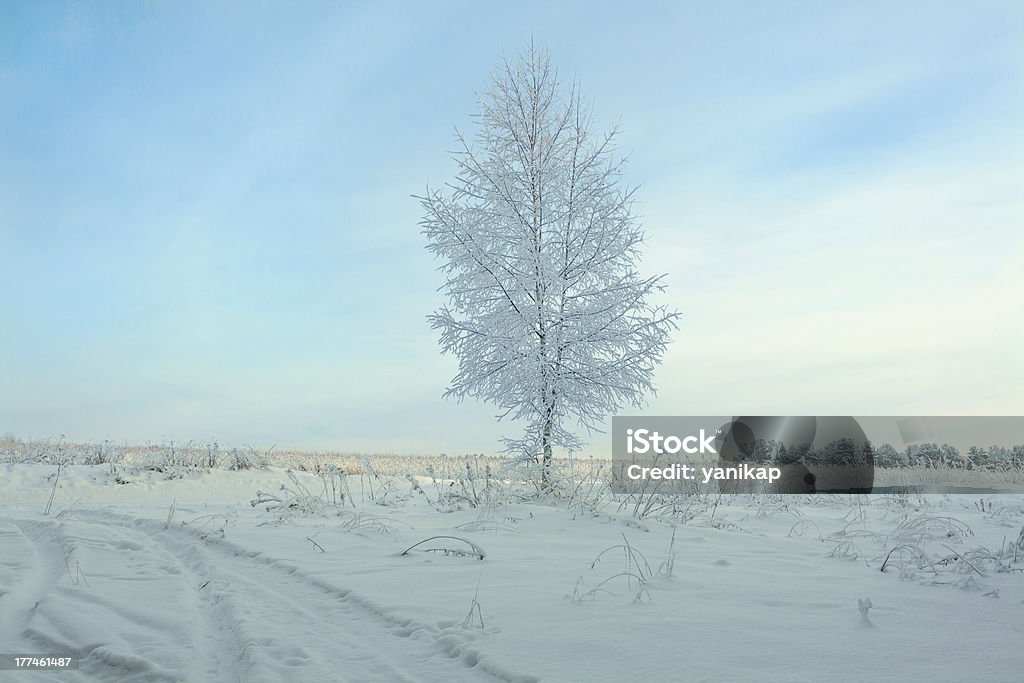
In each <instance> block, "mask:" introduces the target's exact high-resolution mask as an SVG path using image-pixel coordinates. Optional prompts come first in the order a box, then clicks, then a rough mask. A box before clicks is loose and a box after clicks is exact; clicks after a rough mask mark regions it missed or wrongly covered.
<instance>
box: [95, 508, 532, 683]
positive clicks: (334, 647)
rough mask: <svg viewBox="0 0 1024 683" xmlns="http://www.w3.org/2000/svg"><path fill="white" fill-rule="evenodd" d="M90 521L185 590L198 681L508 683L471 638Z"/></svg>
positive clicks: (180, 544) (182, 530)
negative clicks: (121, 537)
mask: <svg viewBox="0 0 1024 683" xmlns="http://www.w3.org/2000/svg"><path fill="white" fill-rule="evenodd" d="M77 515H78V516H79V517H80V518H82V519H84V520H87V521H89V522H91V523H93V524H94V525H95V524H102V525H104V526H108V527H111V533H117V532H115V529H117V530H118V531H120V532H121V533H125V532H127V535H128V536H129V540H132V541H134V542H135V543H136V544H137V545H138V546H140V547H142V548H143V549H145V551H146V552H148V553H149V554H150V555H152V556H154V557H158V558H160V561H162V562H164V563H169V562H170V563H174V565H175V566H177V567H178V568H179V571H181V572H182V573H183V575H185V576H187V580H188V581H190V582H191V584H192V586H193V587H194V588H193V590H192V591H191V592H190V593H189V594H188V599H187V601H186V602H187V603H188V604H187V607H188V609H189V610H191V611H192V612H194V613H195V614H196V615H197V618H196V624H197V627H196V633H195V634H194V640H195V641H196V644H197V646H199V648H200V651H201V652H202V656H201V657H199V658H198V660H197V662H196V663H195V665H194V666H195V669H194V672H195V674H198V675H199V676H200V678H199V680H204V679H206V680H218V681H220V680H240V681H264V680H265V681H277V680H324V681H395V682H398V681H445V682H447V681H453V682H454V681H508V682H514V683H531V682H535V681H537V680H539V679H537V678H536V677H533V676H521V675H515V674H513V673H511V672H508V671H505V670H503V669H502V668H500V667H497V666H494V665H493V664H492V663H490V662H488V661H486V658H483V657H481V656H480V654H479V652H478V651H477V650H476V649H475V648H474V647H473V646H472V641H473V640H475V639H476V638H477V637H479V636H478V634H475V633H472V632H467V631H464V630H461V629H454V628H449V629H442V628H440V627H437V626H434V625H431V624H427V623H422V622H417V621H415V620H413V619H408V618H403V617H398V616H395V615H393V614H390V613H388V612H387V611H385V610H382V609H381V608H380V607H378V606H377V605H375V604H373V603H372V602H370V601H368V600H366V599H364V598H362V597H360V596H358V595H357V594H355V593H353V592H352V591H351V590H347V589H344V588H341V587H339V586H337V585H334V584H333V583H329V582H327V581H324V580H323V579H321V578H318V577H316V576H312V575H309V574H307V573H304V572H302V571H301V570H300V569H299V568H298V567H295V566H293V565H290V564H288V563H286V562H283V561H280V560H277V559H274V558H272V557H269V556H266V555H264V554H262V553H260V552H257V551H252V550H248V549H245V548H243V547H241V546H238V545H235V544H233V543H230V542H228V541H225V540H222V539H216V540H211V539H210V537H209V535H208V534H203V533H201V532H200V531H198V530H196V529H192V528H189V527H176V526H171V527H169V528H165V524H164V523H162V522H159V521H156V520H152V519H145V518H136V517H132V516H128V515H121V514H117V513H113V512H109V511H90V512H87V511H83V510H79V511H78V512H77Z"/></svg>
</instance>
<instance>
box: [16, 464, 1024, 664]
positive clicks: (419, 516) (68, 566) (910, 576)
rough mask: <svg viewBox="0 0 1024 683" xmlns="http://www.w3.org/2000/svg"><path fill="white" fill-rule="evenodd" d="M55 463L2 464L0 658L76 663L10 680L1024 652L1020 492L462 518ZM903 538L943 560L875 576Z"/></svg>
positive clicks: (894, 562) (513, 509)
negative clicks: (674, 517) (646, 515)
mask: <svg viewBox="0 0 1024 683" xmlns="http://www.w3.org/2000/svg"><path fill="white" fill-rule="evenodd" d="M55 472H56V468H55V467H53V466H51V465H39V464H16V465H3V466H0V653H26V654H27V653H38V654H63V655H68V654H70V655H72V656H76V657H79V658H81V665H80V669H79V670H77V671H67V672H56V671H49V672H33V673H32V674H27V673H23V672H13V671H0V681H20V680H31V681H99V680H102V681H298V680H302V681H334V680H342V681H536V680H543V681H634V680H697V681H701V680H725V679H728V680H787V681H803V680H807V681H811V680H821V679H840V680H865V681H868V680H870V681H886V680H891V681H897V680H898V681H906V680H928V681H961V680H989V681H1016V680H1020V672H1021V671H1022V670H1024V650H1022V649H1021V648H1020V643H1021V642H1024V617H1022V615H1024V572H1022V571H1021V569H1022V568H1024V552H1021V553H1020V557H1019V561H1016V562H1014V559H1013V557H1012V556H1011V554H1007V552H1006V549H1007V548H1009V547H1011V546H1012V545H1013V544H1014V543H1015V542H1017V540H1018V536H1019V534H1020V533H1021V529H1022V528H1024V496H1018V495H1000V496H986V497H984V499H981V498H980V497H979V496H942V495H929V496H911V497H907V498H904V499H900V498H897V497H893V496H867V497H849V496H833V497H827V496H822V497H817V498H811V497H789V498H785V497H773V496H764V495H762V496H734V497H729V496H724V497H722V498H721V499H718V498H717V497H714V498H709V499H708V500H707V501H705V503H707V505H705V506H704V507H702V508H700V511H699V512H698V513H697V514H694V515H693V516H692V518H690V519H689V520H688V521H686V523H683V524H677V525H675V526H673V525H670V524H667V523H663V522H659V521H657V520H651V519H646V520H636V519H634V518H632V517H630V515H629V514H628V511H623V512H618V511H617V510H616V507H617V506H616V505H614V504H611V505H609V506H607V507H605V508H604V509H603V510H601V511H600V512H597V513H594V512H591V511H588V510H587V509H586V507H585V506H578V505H575V506H572V507H570V506H567V505H566V504H564V503H557V502H553V501H544V500H532V501H531V500H526V499H522V498H521V497H517V496H508V497H507V498H506V499H505V500H503V501H500V502H498V503H497V504H494V505H491V506H486V507H484V508H466V509H463V510H456V511H453V512H450V513H441V512H438V511H437V510H435V509H434V507H432V506H431V505H430V504H428V501H427V500H426V499H424V497H423V496H421V495H411V496H410V497H409V498H408V500H406V501H405V502H404V503H401V504H398V505H393V506H381V505H375V504H373V503H372V502H371V501H370V500H369V498H368V496H367V495H366V487H361V486H360V485H359V483H357V482H356V479H358V477H353V476H350V477H349V487H350V489H351V491H352V493H353V494H354V497H355V500H354V507H334V506H330V505H328V506H325V507H324V512H323V513H322V514H302V513H301V512H298V511H296V510H291V511H286V512H281V511H271V512H268V511H267V510H266V509H265V507H264V506H255V507H254V506H252V505H251V504H250V501H252V500H253V499H255V498H256V492H257V491H270V492H273V491H277V490H279V489H280V487H281V485H282V484H285V485H289V484H290V480H289V478H288V476H287V475H286V473H285V472H284V470H281V469H274V468H270V469H261V470H244V471H225V470H205V471H204V470H189V471H186V472H185V474H184V476H181V477H176V478H173V479H168V478H167V477H168V474H167V473H160V472H153V471H145V470H139V471H138V472H135V473H134V474H133V475H132V476H130V477H127V479H128V480H129V481H130V483H127V484H117V483H116V482H115V481H114V479H113V478H112V476H111V473H110V472H111V470H110V468H109V467H108V466H105V465H96V466H85V465H73V466H68V467H66V468H65V469H64V471H63V472H62V473H61V478H60V481H59V484H58V487H57V489H56V493H55V495H54V501H53V505H52V509H51V512H50V514H49V515H44V514H43V511H44V510H45V508H46V504H47V501H48V499H49V497H50V493H51V489H52V487H53V477H54V474H55ZM295 476H296V477H297V478H298V480H299V481H301V482H302V483H303V484H304V485H305V486H306V487H307V488H308V489H309V491H311V492H313V493H314V494H315V493H316V492H318V491H321V490H322V483H321V479H320V478H319V477H316V476H314V475H312V474H307V473H295ZM426 481H427V482H429V480H426ZM394 487H395V489H396V490H397V489H400V488H402V490H404V491H407V490H408V489H409V484H408V482H407V481H405V480H403V479H398V480H396V482H395V484H394ZM403 487H404V488H403ZM424 487H425V488H427V486H426V485H425V486H424ZM360 490H362V491H363V493H362V494H360ZM428 493H430V491H429V490H428ZM391 500H398V499H397V498H392V499H391ZM715 503H717V504H715ZM357 514H358V515H360V516H359V517H355V515H357ZM910 523H912V524H910ZM673 534H674V542H673ZM901 534H902V535H901ZM911 534H917V535H916V536H914V537H911ZM431 536H456V537H459V538H463V539H466V540H468V541H470V542H472V543H474V544H476V545H477V546H479V548H480V549H482V550H483V551H484V555H485V557H484V559H482V560H481V559H478V558H477V557H476V556H475V555H474V554H473V553H472V552H469V553H464V552H456V551H457V550H459V549H460V548H461V549H463V550H464V549H466V548H468V547H469V546H466V545H464V544H460V543H458V542H453V543H450V544H448V543H447V542H446V541H444V540H438V541H436V542H434V543H432V544H428V545H431V546H434V547H438V546H440V545H444V547H447V548H448V549H449V550H451V551H452V552H449V553H447V554H446V553H443V552H426V551H424V548H425V547H427V546H420V548H418V549H414V550H412V551H410V552H409V553H407V554H404V555H403V554H402V551H404V550H406V549H407V548H409V547H410V546H413V545H414V544H416V543H418V542H419V541H422V540H424V539H427V538H429V537H431ZM901 543H902V544H903V545H905V546H906V547H915V548H918V549H920V550H922V551H923V552H925V553H927V555H928V557H929V558H930V559H931V560H932V562H935V563H937V562H939V561H940V560H941V559H943V558H945V559H946V560H947V562H945V563H943V564H934V565H933V566H932V567H928V566H924V567H923V568H918V567H917V566H916V565H915V564H914V563H913V562H912V561H911V559H910V558H911V554H910V551H897V552H895V553H894V554H893V555H892V556H891V559H890V563H889V568H888V569H887V570H886V571H885V572H881V571H879V568H880V566H881V564H882V561H883V560H884V558H885V556H886V554H887V553H888V552H889V551H890V550H892V548H894V547H896V546H898V545H900V544H901ZM626 544H628V546H629V548H630V549H632V551H633V552H634V555H633V558H634V559H635V560H636V561H635V563H630V564H625V558H626V551H625V550H624V549H623V548H617V549H613V550H610V551H608V552H605V553H604V554H602V551H605V550H606V549H608V548H609V547H611V546H616V545H618V546H625V545H626ZM670 548H671V550H672V554H670ZM981 548H985V549H987V551H988V555H989V557H992V556H995V555H1001V556H1002V557H1003V558H1004V559H1005V562H1004V563H1003V565H1002V568H1003V570H1004V571H999V567H1000V565H999V563H997V562H994V561H986V560H985V559H984V557H985V555H984V553H981V552H979V549H981ZM673 554H674V563H672V564H671V569H670V570H669V560H670V559H671V557H672V556H673ZM599 556H600V561H599V562H597V563H596V565H595V564H594V562H595V559H596V558H598V557H599ZM957 556H959V557H960V558H961V559H962V560H963V561H958V560H957V559H956V558H957ZM1006 558H1008V559H1006ZM592 565H593V566H592ZM646 565H649V568H648V567H647V566H646ZM900 567H902V571H901V569H900ZM626 570H629V571H630V572H631V573H634V574H636V573H639V574H643V575H644V578H645V584H644V586H643V588H644V590H642V591H641V590H639V586H638V584H637V583H636V582H635V579H632V578H628V577H625V576H622V577H619V578H613V579H611V580H610V581H608V582H607V583H605V584H604V586H603V587H604V588H606V589H608V590H609V591H611V592H610V593H606V592H603V591H597V592H595V593H593V594H592V596H591V597H588V598H586V599H583V600H579V599H578V598H579V596H580V595H582V594H583V593H586V592H587V591H589V590H591V589H593V588H595V587H597V586H598V585H599V584H601V582H602V581H604V580H605V579H609V578H610V577H613V576H615V575H616V574H620V573H622V572H624V571H626ZM638 595H639V597H640V599H639V600H636V599H635V598H636V597H637V596H638ZM574 596H575V597H576V598H577V599H574ZM474 599H475V600H476V601H477V603H478V604H479V612H476V611H474V612H473V613H472V614H471V613H470V610H471V607H472V605H473V601H474ZM869 602H870V607H866V606H867V605H868V603H869ZM481 622H482V623H481Z"/></svg>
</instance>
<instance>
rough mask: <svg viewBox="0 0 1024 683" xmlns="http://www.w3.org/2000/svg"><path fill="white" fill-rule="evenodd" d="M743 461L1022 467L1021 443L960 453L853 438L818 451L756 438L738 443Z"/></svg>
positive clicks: (928, 445) (936, 446)
mask: <svg viewBox="0 0 1024 683" xmlns="http://www.w3.org/2000/svg"><path fill="white" fill-rule="evenodd" d="M739 446H740V452H741V453H742V454H743V456H744V460H745V461H748V462H754V463H759V464H789V463H793V462H796V461H798V460H800V461H803V462H804V463H807V464H822V465H826V464H827V465H852V464H858V463H864V462H865V461H868V460H870V461H871V462H873V463H874V465H875V467H883V468H894V467H934V468H939V467H951V468H954V469H965V470H973V469H986V470H1008V469H1020V468H1024V444H1018V445H1016V446H1011V447H1006V446H987V447H984V446H971V447H970V448H968V449H967V452H966V453H961V452H960V451H959V450H958V449H957V448H955V447H954V446H950V445H949V444H945V443H944V444H941V445H940V444H936V443H919V444H912V445H910V446H907V447H906V448H905V449H904V450H899V449H897V448H896V447H895V446H893V445H892V444H889V443H883V444H882V445H880V446H877V447H876V446H874V445H873V444H872V443H871V442H870V441H865V442H864V444H863V446H862V447H861V448H858V446H857V443H856V442H855V441H854V440H853V439H838V440H836V441H833V442H831V443H830V444H828V445H827V446H825V447H823V448H819V449H814V448H811V447H810V446H808V445H801V446H796V445H792V444H791V445H789V446H787V445H786V444H784V443H783V442H781V441H772V440H768V439H755V440H754V441H752V442H748V443H743V444H740V445H739Z"/></svg>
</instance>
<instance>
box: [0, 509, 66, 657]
mask: <svg viewBox="0 0 1024 683" xmlns="http://www.w3.org/2000/svg"><path fill="white" fill-rule="evenodd" d="M42 533H46V530H45V529H44V530H40V529H39V528H38V527H36V528H35V529H34V532H33V531H30V532H29V533H26V532H25V529H23V528H22V527H21V526H19V525H18V524H16V523H15V522H14V521H4V522H0V558H2V559H0V643H3V644H6V643H16V642H18V641H19V640H21V639H22V638H23V637H24V634H25V632H26V630H28V627H29V623H30V622H31V619H32V615H33V613H34V612H35V610H36V609H37V608H38V606H39V604H40V603H41V602H42V601H43V600H44V599H45V598H46V596H47V595H50V594H51V593H52V592H53V591H54V589H55V587H56V585H57V580H58V578H59V577H60V575H61V573H62V572H59V571H58V569H57V568H58V567H60V568H63V567H64V560H63V557H61V558H60V559H58V558H57V556H56V554H55V553H53V552H52V551H51V552H46V551H45V549H41V548H40V546H41V545H45V542H43V543H41V542H40V538H39V536H40V535H41V534H42ZM41 550H42V552H41ZM4 651H5V652H6V650H4Z"/></svg>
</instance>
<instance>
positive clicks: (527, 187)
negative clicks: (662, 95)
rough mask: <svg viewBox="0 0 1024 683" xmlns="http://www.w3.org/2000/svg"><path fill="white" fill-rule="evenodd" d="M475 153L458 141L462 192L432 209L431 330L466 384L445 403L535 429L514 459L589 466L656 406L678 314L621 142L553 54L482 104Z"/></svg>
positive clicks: (522, 68)
mask: <svg viewBox="0 0 1024 683" xmlns="http://www.w3.org/2000/svg"><path fill="white" fill-rule="evenodd" d="M479 107H480V110H479V112H478V113H477V115H476V119H477V124H478V126H477V130H476V135H475V138H474V139H473V141H472V142H470V141H468V140H467V139H466V138H465V137H464V136H463V135H462V134H461V133H456V137H457V140H458V144H459V150H458V151H456V152H455V153H454V160H455V161H456V163H457V165H458V173H457V176H456V178H455V180H454V181H453V182H451V183H449V184H448V186H447V189H446V190H445V191H443V192H442V191H438V190H436V189H435V190H430V189H428V191H427V193H426V196H424V197H419V199H420V200H421V203H422V206H423V208H424V210H425V217H424V218H423V220H422V221H421V226H422V228H423V233H424V235H425V236H426V238H427V240H428V245H427V248H428V249H429V250H430V251H431V252H432V253H433V254H434V255H435V256H437V257H439V258H440V259H441V260H442V261H443V265H442V267H441V269H442V271H443V272H444V273H445V275H446V280H445V283H444V286H443V288H442V290H443V292H444V293H445V294H446V295H447V300H448V304H447V305H446V306H444V307H443V308H441V309H439V310H438V311H436V312H435V313H434V314H433V315H431V316H430V317H429V320H430V323H431V325H432V326H433V327H434V328H435V329H437V330H439V331H440V335H441V337H440V344H441V347H442V350H443V352H445V353H451V354H454V355H455V356H456V357H457V358H458V360H459V370H458V374H456V376H455V378H454V379H453V381H452V383H451V386H450V387H449V388H448V389H447V391H446V392H445V395H446V396H449V397H454V398H457V399H459V400H461V399H463V398H465V397H471V398H476V399H479V400H483V401H485V402H489V403H492V404H494V405H496V406H497V407H498V408H499V409H500V410H501V413H500V414H499V416H498V418H499V419H501V418H504V417H508V416H511V418H512V419H515V420H520V421H522V422H523V423H525V433H524V434H523V435H522V436H520V437H516V438H510V439H505V443H506V447H507V449H508V450H510V451H513V452H517V453H520V454H526V455H528V456H529V457H531V458H536V459H538V460H539V461H540V462H542V463H543V465H544V468H543V472H544V476H545V481H547V476H548V474H549V470H550V467H551V461H552V449H553V448H557V447H561V448H565V449H569V450H577V449H579V448H580V447H581V446H582V440H581V434H582V433H583V432H586V434H588V435H589V434H591V433H593V432H594V431H595V430H599V428H600V425H601V423H602V422H603V420H604V419H605V418H606V416H607V415H608V414H609V413H611V412H613V411H614V410H616V409H617V408H619V407H620V406H622V405H627V404H628V405H631V406H634V407H638V408H639V407H641V406H643V405H644V402H645V397H646V394H647V393H648V392H652V391H653V386H652V378H653V375H654V370H655V368H656V367H657V366H658V364H659V363H660V361H661V358H662V355H663V353H664V351H665V348H666V345H667V344H668V341H669V333H670V331H671V330H672V329H674V328H675V326H676V319H677V317H678V316H679V313H677V312H675V311H672V310H668V309H667V308H665V307H664V306H659V305H656V304H654V303H653V302H652V301H651V295H652V294H653V293H655V292H656V291H661V290H662V289H663V284H662V277H663V276H659V277H644V276H642V275H641V274H640V273H639V272H638V270H637V263H638V261H639V257H640V247H641V245H642V242H643V239H644V233H643V231H642V229H641V227H640V224H639V221H638V219H637V216H636V214H635V212H634V208H633V192H634V190H633V189H630V188H624V187H622V185H621V173H622V167H623V163H624V160H623V159H621V158H620V157H618V156H616V153H615V150H614V140H615V137H616V130H614V129H613V130H611V131H609V132H607V133H596V132H595V131H594V129H593V125H592V116H591V110H590V108H589V106H588V105H586V104H585V103H584V101H583V100H582V98H581V96H580V91H579V87H578V85H577V84H575V83H574V84H572V85H571V86H570V87H569V88H568V89H567V90H565V89H563V88H562V87H561V86H560V84H559V81H558V76H557V72H556V70H555V68H554V67H553V66H552V64H551V60H550V58H549V56H548V53H547V51H546V50H544V49H542V48H536V47H534V46H533V45H532V44H531V45H529V46H528V48H527V49H526V51H525V52H524V54H522V55H520V56H519V58H518V59H516V60H513V61H510V60H507V59H506V60H504V61H503V63H502V64H501V66H500V67H499V68H498V69H497V71H496V72H495V74H494V75H493V77H492V79H491V82H490V85H489V87H488V88H487V89H486V90H485V91H484V92H483V94H482V95H480V96H479Z"/></svg>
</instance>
